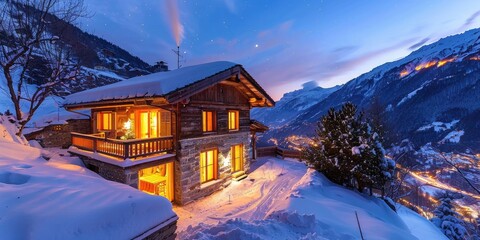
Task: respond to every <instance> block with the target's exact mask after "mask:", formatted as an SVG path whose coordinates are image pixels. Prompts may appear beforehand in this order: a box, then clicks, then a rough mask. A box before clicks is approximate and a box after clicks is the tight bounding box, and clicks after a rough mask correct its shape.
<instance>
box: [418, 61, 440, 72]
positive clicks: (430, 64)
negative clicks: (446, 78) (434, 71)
mask: <svg viewBox="0 0 480 240" xmlns="http://www.w3.org/2000/svg"><path fill="white" fill-rule="evenodd" d="M435 65H437V61H435V60H434V61H430V62H426V63H422V64H419V65H417V66H416V67H415V70H416V71H420V70H422V69H427V68H430V67H433V66H435Z"/></svg>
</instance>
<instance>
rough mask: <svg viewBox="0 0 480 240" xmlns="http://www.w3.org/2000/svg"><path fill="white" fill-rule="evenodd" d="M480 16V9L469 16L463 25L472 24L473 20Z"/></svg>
mask: <svg viewBox="0 0 480 240" xmlns="http://www.w3.org/2000/svg"><path fill="white" fill-rule="evenodd" d="M478 16H480V10H479V11H476V12H475V13H473V14H472V15H471V16H470V17H469V18H467V20H465V23H464V24H463V27H468V26H470V25H471V24H472V23H473V21H475V19H476V18H477V17H478Z"/></svg>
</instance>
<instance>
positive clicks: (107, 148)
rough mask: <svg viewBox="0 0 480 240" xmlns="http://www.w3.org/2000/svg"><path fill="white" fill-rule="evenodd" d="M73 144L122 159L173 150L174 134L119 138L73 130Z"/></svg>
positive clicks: (79, 147)
mask: <svg viewBox="0 0 480 240" xmlns="http://www.w3.org/2000/svg"><path fill="white" fill-rule="evenodd" d="M71 136H72V146H75V147H77V148H78V149H82V150H86V151H91V152H97V153H102V154H105V155H108V156H112V157H115V158H121V159H127V158H130V159H133V158H137V157H145V156H148V155H153V154H158V153H162V152H168V153H171V152H173V136H167V137H158V138H147V139H130V140H118V139H111V138H106V137H104V135H102V134H81V133H76V132H72V133H71Z"/></svg>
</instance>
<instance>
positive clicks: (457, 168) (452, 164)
mask: <svg viewBox="0 0 480 240" xmlns="http://www.w3.org/2000/svg"><path fill="white" fill-rule="evenodd" d="M437 151H438V152H439V153H440V156H442V158H443V160H445V162H446V163H448V165H450V166H452V167H453V168H455V170H456V171H457V172H458V173H460V175H461V176H462V178H463V179H464V180H465V181H466V182H467V183H468V185H469V186H470V187H471V188H472V189H473V190H475V192H477V193H478V194H480V189H478V188H477V187H476V186H475V185H474V184H473V183H472V182H471V181H470V180H469V179H468V178H467V176H465V173H463V171H462V170H461V169H460V168H459V167H457V165H455V163H454V162H453V161H451V159H450V160H449V159H448V158H447V157H446V156H445V154H444V153H442V152H441V151H440V150H438V149H437Z"/></svg>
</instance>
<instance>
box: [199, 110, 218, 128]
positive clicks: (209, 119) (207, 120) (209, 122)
mask: <svg viewBox="0 0 480 240" xmlns="http://www.w3.org/2000/svg"><path fill="white" fill-rule="evenodd" d="M202 126H203V131H204V132H213V131H215V130H217V129H216V127H217V122H216V114H215V112H214V111H203V112H202Z"/></svg>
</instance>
